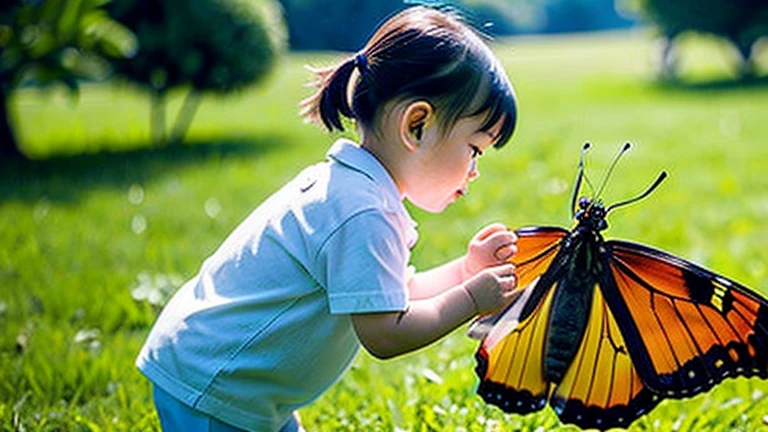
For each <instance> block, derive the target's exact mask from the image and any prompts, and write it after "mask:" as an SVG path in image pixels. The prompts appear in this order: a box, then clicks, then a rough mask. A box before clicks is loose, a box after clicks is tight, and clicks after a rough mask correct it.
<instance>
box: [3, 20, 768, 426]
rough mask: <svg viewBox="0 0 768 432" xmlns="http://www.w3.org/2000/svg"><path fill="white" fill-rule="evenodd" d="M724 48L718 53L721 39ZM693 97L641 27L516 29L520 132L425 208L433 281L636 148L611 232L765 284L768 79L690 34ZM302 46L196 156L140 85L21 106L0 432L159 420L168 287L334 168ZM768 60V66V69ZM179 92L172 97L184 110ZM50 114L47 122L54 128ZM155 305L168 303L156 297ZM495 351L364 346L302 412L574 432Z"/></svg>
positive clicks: (720, 404) (28, 95) (730, 383)
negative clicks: (27, 158) (170, 130)
mask: <svg viewBox="0 0 768 432" xmlns="http://www.w3.org/2000/svg"><path fill="white" fill-rule="evenodd" d="M718 42H719V41H718ZM683 43H685V44H686V47H685V48H686V50H685V51H684V55H685V57H684V58H683V60H684V61H683V63H682V64H683V65H684V69H682V70H681V74H683V76H684V78H686V80H685V83H686V84H685V85H683V84H678V85H675V86H666V87H663V86H659V85H657V84H654V83H653V78H652V71H651V70H649V68H648V64H647V61H646V59H647V56H648V53H649V52H650V50H651V48H652V46H651V44H650V43H649V42H648V41H647V39H646V35H644V34H640V35H637V34H633V35H632V36H628V35H626V34H621V33H612V34H610V35H599V36H597V35H592V36H581V37H578V38H573V37H569V38H560V37H547V38H524V39H513V40H511V41H508V43H507V42H506V41H505V43H500V44H497V45H495V46H494V47H493V48H494V50H495V52H496V53H497V54H498V55H499V56H500V58H501V61H502V62H503V63H504V65H505V66H506V67H507V68H508V69H507V70H508V71H509V73H510V75H511V78H512V81H513V82H514V84H515V86H516V90H517V94H518V96H519V98H520V101H521V110H522V111H521V123H520V129H519V131H518V133H517V134H516V136H515V137H514V138H513V140H512V142H511V143H510V144H509V145H508V146H507V147H505V148H504V149H502V150H500V151H490V152H487V153H486V154H485V155H484V156H483V157H482V158H481V159H480V160H479V166H480V171H481V173H482V176H481V177H480V178H479V179H478V180H477V181H475V182H474V183H472V185H471V187H470V190H469V195H468V196H467V197H465V198H464V199H462V200H461V201H459V202H457V203H456V204H455V205H453V206H451V207H450V208H449V209H448V210H447V211H446V212H444V213H443V214H440V215H431V214H426V213H424V212H419V211H415V210H414V212H413V213H414V217H415V218H416V219H417V220H418V221H419V232H420V234H421V239H420V240H419V243H418V244H417V246H416V248H415V249H414V251H413V262H414V264H415V265H416V267H417V268H419V269H426V268H429V267H430V266H433V265H435V264H438V263H441V262H445V261H446V260H448V259H451V258H453V257H456V256H457V255H459V254H461V253H462V252H463V251H464V249H465V247H466V242H467V241H468V239H469V238H470V237H471V235H472V234H473V233H474V232H475V231H476V230H477V229H479V228H480V227H482V226H483V225H484V224H486V223H489V222H492V221H499V222H503V223H505V224H507V225H508V226H510V227H518V226H522V225H531V224H536V225H540V224H558V225H564V226H567V225H568V224H569V223H570V220H569V214H568V213H569V212H568V208H567V207H568V199H569V193H570V189H569V188H570V185H571V182H572V181H573V178H574V175H575V169H576V165H577V161H578V157H579V151H580V148H581V144H582V143H583V142H584V141H587V140H589V141H591V142H592V143H593V144H594V148H593V150H592V151H591V154H590V155H589V160H588V161H587V170H588V174H589V175H590V178H591V180H592V181H598V180H599V178H600V176H601V175H602V173H603V172H604V170H605V169H606V168H607V166H608V164H609V163H610V161H611V159H612V158H613V156H614V155H615V152H616V151H617V150H618V148H619V146H620V145H621V144H622V143H624V142H625V141H631V142H633V143H634V144H635V147H634V150H632V152H631V153H630V154H628V155H627V156H625V158H624V159H623V160H622V161H621V163H620V165H619V166H618V167H617V170H616V171H615V173H614V176H613V180H612V181H611V182H610V184H609V185H608V187H607V189H606V191H605V199H606V200H607V202H616V201H618V200H620V199H623V198H627V197H630V196H634V195H636V194H637V193H638V192H639V191H640V190H642V189H643V188H644V187H646V186H647V184H648V183H649V182H650V181H651V180H652V179H653V178H655V176H656V175H657V174H658V173H659V171H660V170H662V169H665V170H667V171H669V172H670V179H669V180H668V181H667V182H666V183H665V184H664V185H662V186H661V188H660V189H659V190H657V191H656V192H655V193H654V194H653V195H652V196H651V197H649V198H648V199H646V200H645V201H643V202H641V203H638V204H636V205H633V206H631V207H628V208H625V209H622V210H619V211H617V212H616V213H614V214H612V215H611V218H610V221H609V222H610V224H611V226H610V228H609V230H608V231H607V233H606V235H607V236H609V237H611V238H623V239H629V240H635V241H641V242H643V243H646V244H649V245H653V246H656V247H660V248H663V249H666V250H669V251H671V252H673V253H676V254H679V255H681V256H685V257H688V258H691V259H694V260H696V261H697V262H700V263H702V264H705V265H707V266H708V267H711V268H713V269H716V270H718V271H719V272H722V273H723V274H725V275H727V276H730V277H732V278H734V279H736V280H738V281H741V282H743V283H745V284H746V285H748V286H751V287H754V288H755V289H756V290H758V291H760V292H762V293H763V294H768V289H766V286H767V284H766V281H768V264H766V263H768V249H766V248H765V246H764V245H765V244H768V230H766V229H765V220H766V218H768V199H767V198H766V197H768V177H766V175H765V166H766V161H768V147H766V146H765V145H764V144H765V137H766V136H767V135H768V123H766V122H765V119H766V118H767V117H768V85H766V82H765V81H758V82H753V83H750V84H746V83H733V82H731V81H729V80H728V78H729V71H728V69H727V68H726V67H725V66H724V65H723V63H724V62H723V61H722V60H723V58H725V55H726V53H727V50H726V49H725V47H724V46H723V44H722V43H715V41H713V39H712V38H701V37H698V38H690V37H689V38H687V39H685V40H684V41H683ZM338 58H339V57H338V56H333V57H330V56H319V55H316V54H311V55H310V54H297V53H294V54H290V55H288V56H287V58H286V59H285V61H284V62H282V64H281V65H280V69H279V72H280V73H277V74H275V76H274V79H273V80H270V81H269V83H268V85H265V86H262V87H259V88H253V89H245V90H244V91H243V92H242V93H241V94H240V95H238V96H233V97H230V98H227V99H226V100H223V99H220V98H215V97H211V96H204V103H203V104H202V105H201V108H200V110H201V112H200V114H201V115H200V116H199V121H197V122H196V123H195V124H194V125H193V126H192V127H191V129H190V131H189V140H190V143H189V145H185V146H182V147H176V148H162V149H150V148H148V147H147V142H146V140H145V139H144V138H143V136H144V134H145V133H146V132H147V125H146V122H145V118H146V117H147V115H148V113H147V106H146V104H145V103H144V102H145V101H144V95H143V94H142V93H140V92H137V91H136V89H134V88H132V87H126V86H123V85H120V84H116V83H110V84H106V85H98V86H84V87H83V88H82V89H81V101H80V103H79V104H78V105H77V106H76V107H73V106H72V105H71V104H70V103H69V102H68V101H67V99H66V98H63V97H61V94H60V93H56V92H54V93H43V92H40V91H39V90H37V89H34V88H30V89H22V90H20V91H18V92H16V93H15V95H14V99H13V104H12V106H13V107H14V112H15V113H17V115H18V118H19V129H18V131H19V134H20V137H21V138H22V139H23V140H24V141H25V143H28V145H27V146H26V147H25V149H27V150H28V151H29V153H30V155H31V156H33V157H34V158H36V159H37V160H36V161H35V162H34V163H30V164H28V165H23V166H6V165H3V166H1V167H0V245H2V247H0V287H2V288H0V430H26V431H53V430H61V431H70V430H72V431H79V430H83V431H89V430H91V431H105V432H108V431H145V430H146V431H151V430H158V423H157V416H156V414H155V413H154V411H153V407H152V402H151V395H150V388H149V384H148V383H147V381H146V380H145V379H144V378H143V377H142V376H141V374H140V373H139V372H138V371H137V370H136V369H135V367H134V366H133V361H134V359H135V356H136V354H137V353H138V350H139V348H140V346H141V344H142V343H143V341H144V339H145V337H146V334H147V332H148V331H149V328H150V326H151V325H152V323H153V321H154V319H155V318H156V316H157V313H158V309H157V307H156V306H155V305H154V304H153V300H152V299H153V298H155V297H158V298H162V296H163V295H164V293H166V292H167V287H168V285H169V284H176V286H178V285H179V282H178V281H179V280H185V279H187V278H189V277H191V276H192V275H193V274H195V273H196V272H197V271H198V269H199V266H200V265H201V263H202V262H203V260H204V259H205V258H206V257H207V256H208V255H210V253H211V252H212V251H213V250H214V249H215V248H216V247H217V246H218V245H219V244H220V242H221V241H222V240H223V239H224V237H225V236H226V235H227V234H228V233H229V232H231V230H232V229H233V228H234V227H235V226H236V225H237V224H238V223H240V221H242V220H243V218H244V217H245V216H246V215H247V214H248V213H249V212H250V211H251V210H252V209H253V208H254V207H255V206H256V205H258V203H260V202H261V201H263V200H264V199H265V198H266V197H267V196H268V195H269V194H270V193H272V192H274V191H275V190H276V189H278V188H279V187H281V186H282V185H283V184H284V182H286V181H288V180H289V179H291V178H292V177H293V176H295V175H296V174H297V173H298V172H300V170H301V169H302V168H303V167H304V166H306V165H307V164H310V163H315V162H317V161H320V160H322V159H323V158H324V155H325V152H326V150H327V148H328V146H329V145H330V143H331V141H332V140H333V139H334V138H335V137H328V136H327V135H326V134H324V133H323V132H322V131H321V130H319V129H317V128H314V127H312V126H309V125H306V124H303V123H302V120H301V118H299V116H298V115H297V114H296V112H297V103H298V101H300V100H301V99H302V98H303V97H305V96H307V95H308V94H309V93H310V91H311V90H310V89H308V88H306V87H305V86H304V85H303V84H304V83H305V82H306V81H307V80H308V79H310V78H311V75H310V74H309V73H307V72H306V71H305V70H304V69H303V65H305V64H307V63H309V64H314V65H318V64H330V63H331V62H333V61H335V60H337V59H338ZM757 61H760V62H762V64H763V65H766V64H768V57H766V56H762V57H759V58H758V59H757ZM182 98H183V95H181V94H178V93H175V92H171V94H170V95H169V104H170V105H171V107H172V108H175V107H177V106H178V105H180V104H181V103H182V101H181V99H182ZM39 119H45V121H44V122H41V121H39ZM152 293H154V294H152ZM476 347H477V343H476V342H475V341H471V340H469V339H467V338H466V337H465V336H464V334H463V330H462V329H460V330H458V331H457V332H455V333H454V334H453V335H451V336H450V337H448V338H447V339H445V340H443V341H441V342H439V343H437V344H435V345H433V346H431V347H429V348H427V349H424V350H422V351H420V352H418V353H414V354H412V355H408V356H405V357H402V358H399V359H395V360H392V361H387V362H381V361H378V360H375V359H373V358H372V357H370V356H368V355H366V354H365V353H361V355H359V356H358V359H357V360H356V361H355V363H354V365H353V367H352V369H351V370H350V371H349V372H348V373H347V374H346V375H345V376H344V377H343V379H342V380H341V381H340V382H339V383H337V384H336V385H335V386H334V387H333V388H331V389H330V391H329V392H328V393H326V394H325V395H324V396H322V397H321V398H320V399H319V400H317V401H316V402H314V403H313V404H312V405H311V406H310V407H308V408H306V409H304V410H302V411H301V413H300V414H301V415H302V419H303V423H304V425H305V426H306V428H307V430H309V431H336V430H338V431H393V430H398V429H399V430H411V431H429V430H446V431H462V430H464V431H477V432H480V431H497V430H509V431H516V430H521V431H534V430H537V428H541V429H540V430H558V431H573V430H574V428H573V427H563V426H560V425H558V423H557V419H556V417H555V416H554V414H553V412H552V410H551V409H549V408H547V409H545V410H544V411H542V412H541V413H539V414H534V415H529V416H519V415H505V414H503V413H502V412H501V411H500V410H498V409H496V408H494V407H491V406H488V405H486V404H485V403H483V402H482V400H480V398H479V397H477V396H476V395H475V394H474V390H475V387H476V385H477V379H476V378H475V375H474V372H473V370H472V369H473V367H474V360H473V358H472V356H473V353H474V350H475V349H476ZM766 412H768V382H766V381H760V380H745V379H737V380H726V381H725V382H724V383H723V384H721V385H719V386H717V387H716V388H715V389H713V390H712V391H710V392H708V393H707V394H705V395H701V396H698V397H696V398H693V399H687V400H682V401H667V402H663V403H662V404H661V405H660V406H659V407H657V408H656V409H654V411H653V412H651V413H650V414H648V415H647V416H645V417H643V418H642V419H640V420H639V421H638V422H637V423H636V424H634V425H633V427H632V428H630V430H632V431H642V430H646V431H647V430H662V431H667V430H675V431H680V432H686V431H688V432H693V431H700V430H737V431H755V430H762V429H764V425H763V416H765V413H766Z"/></svg>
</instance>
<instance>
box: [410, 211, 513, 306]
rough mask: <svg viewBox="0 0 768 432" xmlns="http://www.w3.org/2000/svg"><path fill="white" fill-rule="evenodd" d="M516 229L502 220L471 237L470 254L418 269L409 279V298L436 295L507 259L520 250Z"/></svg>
mask: <svg viewBox="0 0 768 432" xmlns="http://www.w3.org/2000/svg"><path fill="white" fill-rule="evenodd" d="M516 241H517V237H516V236H515V233H514V232H512V231H509V230H507V228H506V227H505V226H504V225H502V224H499V223H496V224H492V225H488V226H487V227H485V228H483V229H481V230H480V231H479V232H478V233H477V234H475V236H474V237H473V238H472V240H470V242H469V245H468V247H467V254H466V255H464V256H462V257H460V258H458V259H455V260H453V261H451V262H449V263H447V264H443V265H442V266H439V267H435V268H433V269H430V270H427V271H424V272H419V273H416V274H415V275H414V276H413V278H411V280H410V282H409V283H408V291H409V299H410V300H421V299H426V298H430V297H434V296H436V295H438V294H440V293H442V292H443V291H445V290H447V289H449V288H451V287H455V286H456V285H459V284H461V283H462V282H464V281H466V280H467V279H469V278H470V277H472V276H474V275H475V274H477V273H478V272H479V271H481V270H483V269H484V268H488V267H491V266H496V265H499V264H502V263H504V262H506V261H507V260H508V259H509V258H510V257H512V255H514V254H515V252H517V246H515V242H516Z"/></svg>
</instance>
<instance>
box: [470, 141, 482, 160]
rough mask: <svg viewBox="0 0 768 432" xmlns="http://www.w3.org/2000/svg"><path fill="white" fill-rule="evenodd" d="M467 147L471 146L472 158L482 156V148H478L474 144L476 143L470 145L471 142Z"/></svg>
mask: <svg viewBox="0 0 768 432" xmlns="http://www.w3.org/2000/svg"><path fill="white" fill-rule="evenodd" d="M469 148H471V149H472V157H473V158H476V157H478V156H482V155H483V151H482V150H480V147H478V146H476V145H472V144H470V145H469Z"/></svg>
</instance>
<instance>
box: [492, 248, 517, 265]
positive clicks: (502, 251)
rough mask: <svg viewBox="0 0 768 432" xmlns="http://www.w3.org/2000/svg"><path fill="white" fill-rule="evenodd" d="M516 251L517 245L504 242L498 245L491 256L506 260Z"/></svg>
mask: <svg viewBox="0 0 768 432" xmlns="http://www.w3.org/2000/svg"><path fill="white" fill-rule="evenodd" d="M516 253H517V245H515V244H506V245H502V246H500V247H498V248H497V249H496V251H495V252H494V253H493V256H494V257H495V258H496V259H497V260H499V261H506V260H508V259H510V258H512V257H513V256H514V255H515V254H516Z"/></svg>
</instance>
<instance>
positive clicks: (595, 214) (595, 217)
mask: <svg viewBox="0 0 768 432" xmlns="http://www.w3.org/2000/svg"><path fill="white" fill-rule="evenodd" d="M607 213H608V212H607V211H606V208H605V206H604V205H603V202H602V200H592V199H590V198H587V197H585V196H583V197H581V198H579V210H578V211H577V212H576V214H575V216H574V217H575V219H576V222H577V224H578V226H581V227H584V228H587V229H589V230H592V231H603V230H605V229H606V228H608V222H607V221H606V220H605V216H606V214H607Z"/></svg>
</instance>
